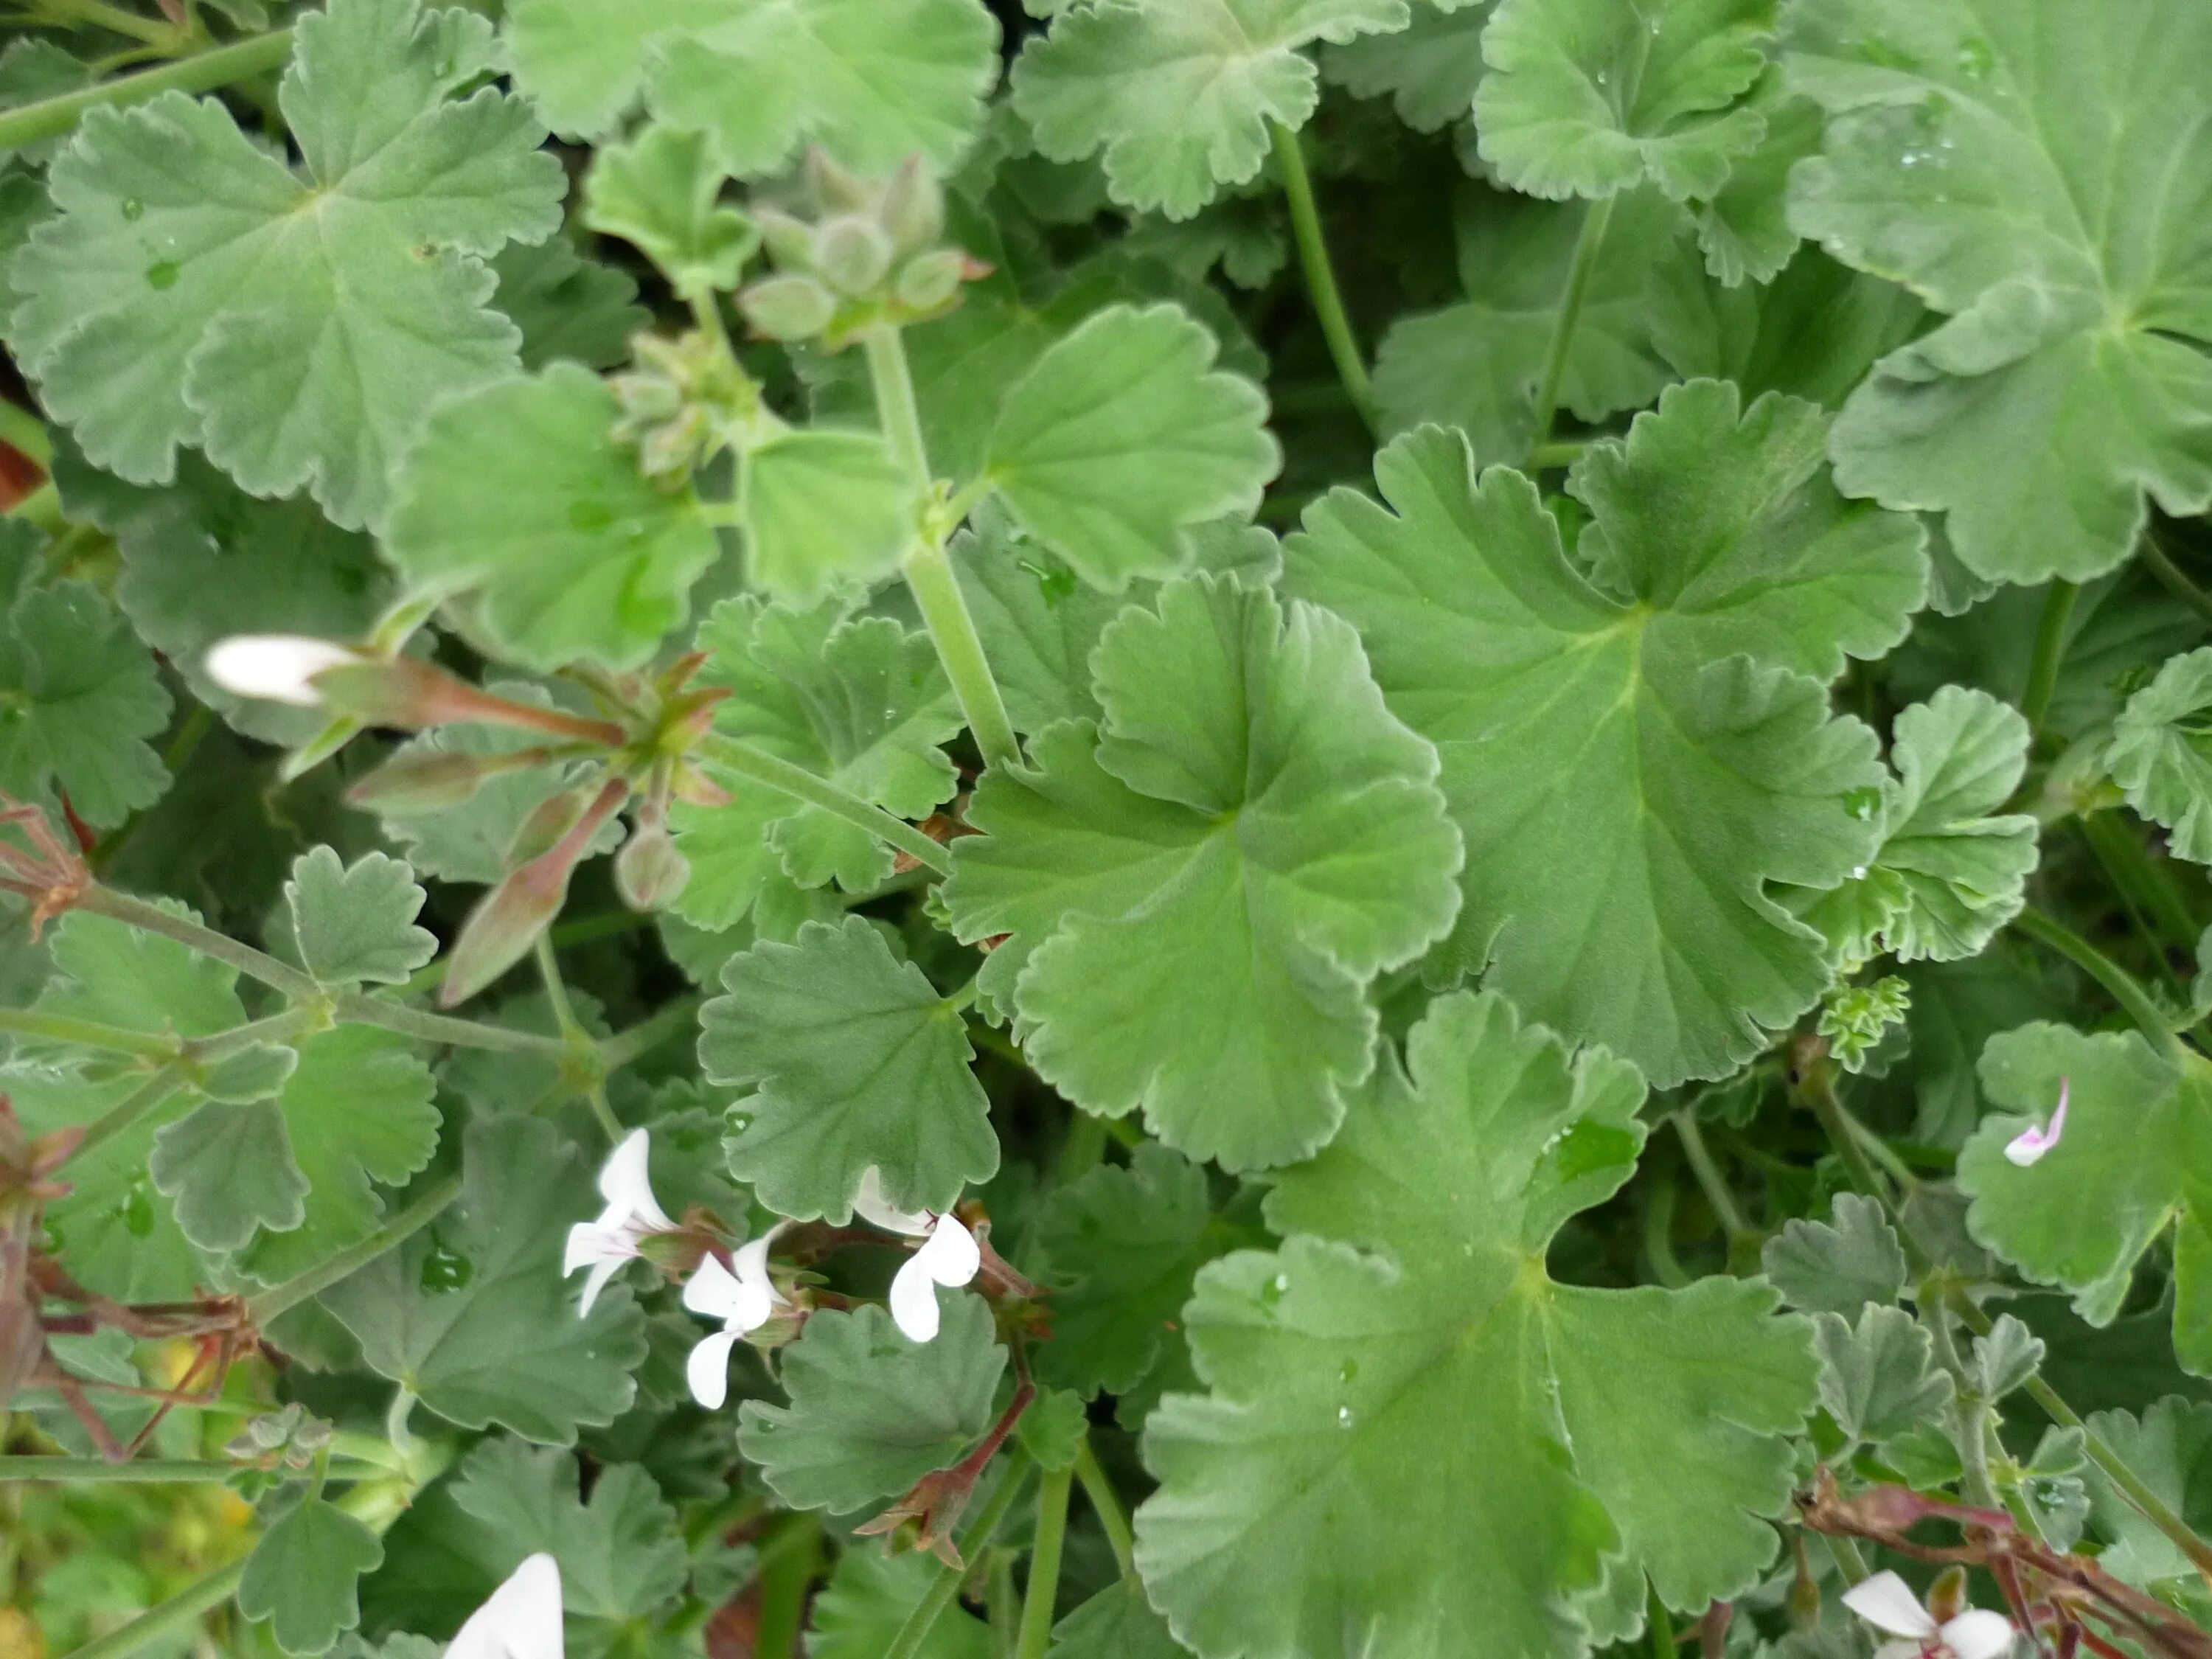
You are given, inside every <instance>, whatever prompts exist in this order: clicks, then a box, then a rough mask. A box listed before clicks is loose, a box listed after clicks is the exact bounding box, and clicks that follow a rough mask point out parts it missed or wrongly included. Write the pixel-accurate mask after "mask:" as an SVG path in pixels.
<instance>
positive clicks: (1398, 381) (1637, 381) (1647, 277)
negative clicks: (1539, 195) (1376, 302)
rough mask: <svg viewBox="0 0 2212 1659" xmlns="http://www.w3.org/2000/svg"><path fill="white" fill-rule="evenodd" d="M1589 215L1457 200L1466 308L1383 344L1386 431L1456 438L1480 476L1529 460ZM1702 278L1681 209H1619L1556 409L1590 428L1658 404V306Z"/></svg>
mask: <svg viewBox="0 0 2212 1659" xmlns="http://www.w3.org/2000/svg"><path fill="white" fill-rule="evenodd" d="M1590 211H1591V210H1590V209H1589V207H1588V206H1587V205H1585V204H1582V203H1571V204H1565V205H1564V206H1563V205H1559V204H1553V203H1547V202H1537V201H1532V200H1530V199H1529V198H1528V197H1523V196H1510V195H1508V194H1506V193H1504V191H1495V190H1492V189H1489V188H1488V187H1486V186H1485V185H1479V184H1476V183H1474V182H1472V181H1469V182H1468V183H1467V184H1465V185H1462V186H1460V187H1459V190H1458V191H1457V200H1456V204H1455V211H1454V213H1453V216H1452V217H1453V222H1454V226H1455V229H1456V231H1457V233H1458V244H1459V267H1460V283H1461V287H1462V291H1463V292H1464V293H1465V295H1466V296H1467V297H1466V298H1465V299H1464V300H1463V301H1461V302H1459V303H1457V304H1455V305H1450V306H1447V307H1444V308H1443V310H1441V311H1430V312H1419V313H1413V314H1410V315H1407V316H1403V317H1401V318H1399V319H1397V320H1396V321H1395V322H1394V323H1392V324H1391V325H1390V328H1389V331H1388V332H1386V333H1385V334H1384V335H1383V343H1382V345H1381V347H1380V349H1378V350H1377V352H1376V360H1375V395H1376V401H1377V402H1378V403H1379V404H1381V406H1382V411H1383V429H1384V430H1385V432H1387V433H1389V434H1393V435H1395V434H1397V433H1401V432H1405V431H1408V430H1410V429H1412V428H1414V427H1417V426H1420V425H1423V424H1425V423H1427V422H1436V423H1437V424H1439V425H1443V426H1456V427H1458V428H1462V430H1463V431H1464V432H1465V433H1466V434H1467V436H1468V441H1469V442H1470V443H1471V444H1472V445H1473V446H1474V454H1475V459H1476V460H1477V462H1478V463H1479V464H1480V465H1489V464H1491V463H1492V462H1495V461H1504V462H1509V463H1517V462H1519V461H1520V460H1521V459H1522V458H1523V457H1524V456H1526V455H1527V454H1528V446H1529V444H1530V442H1531V441H1533V440H1534V437H1535V435H1536V396H1537V390H1538V387H1539V386H1541V383H1542V380H1543V376H1544V368H1545V360H1546V358H1547V355H1548V353H1549V352H1550V349H1551V339H1552V335H1553V331H1554V329H1555V328H1556V327H1557V325H1558V319H1559V303H1560V296H1561V295H1564V294H1565V291H1566V286H1567V274H1568V270H1569V267H1570V266H1571V264H1573V261H1574V253H1575V245H1576V242H1577V239H1578V238H1579V236H1580V235H1581V234H1582V228H1583V222H1584V220H1585V219H1586V218H1587V216H1589V212H1590ZM1696 269H1697V256H1696V254H1695V252H1693V251H1692V246H1691V240H1690V222H1689V217H1688V216H1687V215H1686V214H1685V213H1684V212H1683V210H1681V208H1680V206H1678V205H1677V204H1674V203H1673V202H1670V201H1668V199H1667V198H1666V197H1663V196H1662V195H1661V194H1659V192H1658V191H1655V190H1638V191H1630V192H1628V193H1626V194H1625V195H1623V196H1621V197H1620V198H1618V199H1617V200H1616V201H1615V202H1614V203H1613V208H1612V210H1611V213H1610V216H1608V217H1607V221H1606V223H1605V228H1604V234H1603V236H1602V237H1601V240H1599V242H1598V245H1597V252H1596V253H1595V256H1594V258H1593V263H1592V264H1591V266H1590V275H1589V281H1588V283H1587V285H1586V287H1585V289H1584V290H1583V304H1582V309H1581V311H1580V312H1579V313H1577V319H1576V324H1575V331H1574V334H1573V337H1571V340H1570V342H1569V343H1568V349H1567V356H1566V360H1565V365H1564V368H1563V372H1562V374H1561V375H1560V379H1559V403H1560V406H1561V407H1562V408H1564V409H1565V410H1567V411H1568V412H1569V413H1571V414H1572V415H1573V416H1575V417H1576V418H1577V420H1582V421H1587V422H1592V423H1595V422H1599V421H1602V420H1603V419H1605V417H1606V416H1608V415H1611V414H1613V413H1615V412H1617V411H1619V410H1624V409H1636V408H1639V407H1641V406H1642V405H1644V404H1648V403H1650V401H1651V400H1652V398H1656V397H1657V396H1658V395H1659V391H1660V388H1661V387H1662V386H1665V385H1666V384H1667V383H1668V381H1669V380H1673V379H1674V367H1673V365H1672V363H1671V362H1670V361H1669V358H1668V354H1667V352H1665V351H1663V350H1662V349H1661V344H1660V337H1659V333H1658V330H1657V327H1656V324H1657V322H1658V320H1659V315H1660V313H1659V311H1658V308H1657V306H1656V295H1657V293H1658V291H1659V290H1660V289H1661V288H1662V285H1663V284H1664V283H1667V282H1668V280H1670V278H1671V279H1672V280H1676V281H1679V280H1680V276H1679V275H1678V274H1676V273H1680V272H1683V271H1687V272H1691V273H1692V274H1694V273H1695V272H1696Z"/></svg>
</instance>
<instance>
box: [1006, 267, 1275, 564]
mask: <svg viewBox="0 0 2212 1659" xmlns="http://www.w3.org/2000/svg"><path fill="white" fill-rule="evenodd" d="M1213 356H1214V343H1213V337H1212V336H1211V335H1210V334H1208V333H1207V332H1206V330H1205V329H1203V328H1201V327H1200V325H1198V324H1197V323H1196V322H1194V321H1193V320H1192V319H1191V318H1190V317H1189V316H1188V314H1187V313H1183V312H1182V311H1181V310H1179V309H1177V308H1176V307H1173V306H1155V307H1152V308H1150V309H1148V310H1142V311H1139V310H1138V309H1136V308H1134V307H1129V306H1114V307H1109V309H1107V310H1105V311H1102V312H1100V313H1098V314H1097V315H1096V316H1095V317H1093V318H1091V319H1090V321H1088V322H1086V323H1085V324H1084V325H1082V326H1081V327H1080V328H1079V329H1077V330H1076V331H1074V332H1073V334H1070V335H1069V336H1068V337H1066V339H1064V340H1060V341H1059V342H1057V343H1054V345H1052V346H1051V347H1050V348H1048V349H1047V350H1046V351H1045V353H1044V355H1043V356H1041V357H1040V358H1038V359H1037V362H1036V367H1035V368H1032V369H1031V370H1030V373H1029V375H1028V376H1027V378H1026V379H1024V380H1023V381H1022V382H1021V383H1020V384H1019V385H1018V386H1015V387H1014V389H1013V390H1012V392H1009V393H1008V394H1007V396H1006V403H1005V404H1003V405H1002V406H1001V408H1000V412H999V422H998V426H997V428H996V429H995V430H994V433H993V435H992V439H991V444H990V449H989V453H988V456H987V460H986V466H987V471H988V473H989V475H990V477H991V478H992V479H993V481H994V483H996V484H997V485H998V488H999V492H1000V495H1003V496H1004V497H1005V499H1006V505H1007V507H1010V508H1011V509H1012V512H1013V515H1014V517H1015V518H1016V519H1017V520H1019V521H1020V523H1021V524H1022V526H1023V527H1024V528H1025V529H1027V530H1028V531H1029V532H1030V533H1031V534H1032V535H1034V536H1035V537H1036V538H1037V539H1038V540H1039V541H1041V542H1042V543H1044V544H1045V545H1046V546H1048V547H1049V548H1051V549H1052V550H1054V552H1056V553H1058V554H1059V555H1060V556H1061V557H1063V558H1065V559H1066V561H1067V562H1068V563H1069V564H1071V565H1073V567H1074V568H1075V569H1076V570H1077V571H1078V572H1079V574H1081V575H1082V576H1084V577H1085V579H1086V580H1089V581H1090V582H1091V584H1092V585H1093V586H1097V587H1103V588H1104V589H1106V590H1107V591H1108V592H1117V593H1118V592H1121V589H1123V588H1124V587H1126V586H1128V583H1129V580H1130V578H1131V577H1133V576H1167V575H1171V574H1174V573H1175V572H1176V571H1177V570H1178V569H1181V568H1183V567H1184V566H1185V565H1187V564H1188V562H1189V551H1188V545H1187V544H1186V542H1185V539H1184V535H1183V532H1184V531H1185V530H1186V529H1187V528H1188V526H1192V525H1194V524H1197V523H1200V521H1202V520H1208V519H1218V518H1220V517H1222V516H1223V515H1224V514H1225V513H1238V514H1240V515H1243V516H1246V517H1249V516H1250V514H1251V513H1252V512H1253V510H1254V509H1255V507H1258V506H1259V504H1260V492H1261V489H1262V488H1263V487H1264V486H1265V485H1266V483H1267V480H1268V479H1269V478H1271V477H1273V476H1274V474H1275V471H1276V469H1277V468H1278V467H1279V465H1281V464H1282V452H1281V451H1280V450H1279V448H1277V447H1276V445H1275V441H1274V440H1273V438H1272V437H1270V436H1269V435H1267V431H1266V430H1265V428H1264V426H1263V422H1265V420H1266V418H1267V399H1266V398H1264V397H1262V396H1261V393H1260V390H1259V388H1258V387H1256V386H1253V385H1252V384H1251V383H1250V382H1249V381H1248V380H1241V379H1239V378H1238V377H1237V376H1235V375H1233V374H1222V373H1220V372H1219V371H1218V370H1215V369H1214V368H1212V363H1213Z"/></svg>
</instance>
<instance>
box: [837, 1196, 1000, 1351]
mask: <svg viewBox="0 0 2212 1659" xmlns="http://www.w3.org/2000/svg"><path fill="white" fill-rule="evenodd" d="M853 1207H854V1209H855V1210H858V1211H859V1212H860V1213H861V1215H863V1216H865V1217H866V1218H867V1219H868V1220H869V1221H871V1222H872V1223H874V1224H875V1225H877V1226H878V1227H881V1228H883V1229H884V1231H887V1232H894V1233H904V1234H905V1235H906V1236H907V1237H909V1238H919V1239H921V1241H922V1246H921V1249H918V1250H916V1251H915V1253H914V1254H913V1255H910V1256H908V1258H907V1261H906V1265H905V1266H903V1267H901V1268H900V1269H899V1270H898V1272H897V1273H896V1275H894V1276H893V1278H892V1279H891V1318H892V1320H893V1321H894V1322H896V1324H897V1326H898V1328H899V1329H901V1330H902V1331H904V1332H905V1333H906V1335H907V1340H908V1341H910V1342H927V1341H930V1340H933V1338H934V1337H935V1336H936V1335H937V1323H938V1309H937V1287H938V1286H939V1285H944V1286H945V1288H946V1289H947V1290H957V1289H958V1288H959V1287H960V1286H961V1285H965V1284H966V1283H968V1281H969V1280H970V1279H973V1278H975V1275H976V1274H977V1273H980V1272H981V1270H982V1267H983V1252H982V1250H981V1249H980V1248H979V1247H978V1246H977V1244H976V1243H975V1234H973V1233H971V1232H969V1231H968V1229H967V1228H966V1227H965V1226H964V1225H962V1223H961V1220H960V1218H959V1217H957V1216H956V1215H951V1214H949V1213H948V1214H945V1215H934V1214H932V1213H931V1212H929V1211H927V1210H895V1209H893V1208H892V1207H891V1206H890V1205H889V1204H887V1203H885V1202H884V1183H883V1179H882V1177H881V1176H879V1175H878V1172H877V1170H876V1167H875V1165H873V1164H870V1165H869V1166H868V1172H867V1173H866V1175H864V1176H861V1177H860V1191H859V1192H858V1193H856V1194H854V1198H853Z"/></svg>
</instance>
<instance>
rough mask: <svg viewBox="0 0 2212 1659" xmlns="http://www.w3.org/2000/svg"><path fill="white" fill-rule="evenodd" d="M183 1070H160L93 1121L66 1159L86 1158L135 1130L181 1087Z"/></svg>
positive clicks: (173, 1066)
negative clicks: (129, 1130)
mask: <svg viewBox="0 0 2212 1659" xmlns="http://www.w3.org/2000/svg"><path fill="white" fill-rule="evenodd" d="M184 1085H185V1067H184V1066H182V1065H180V1064H179V1065H169V1066H163V1067H162V1068H161V1070H160V1071H158V1072H156V1073H154V1075H153V1076H151V1077H149V1078H148V1079H146V1080H145V1081H144V1082H143V1083H142V1084H140V1085H138V1086H137V1088H136V1089H134V1090H132V1091H131V1093H130V1094H128V1095H126V1096H125V1097H123V1098H122V1099H121V1100H119V1101H118V1102H116V1103H115V1104H114V1105H112V1106H111V1107H109V1108H108V1109H107V1110H106V1111H105V1112H102V1113H101V1114H100V1115H99V1116H98V1117H96V1118H94V1119H93V1121H92V1122H91V1124H90V1125H89V1126H88V1127H87V1128H86V1130H85V1132H84V1139H82V1140H80V1141H79V1142H77V1144H76V1152H72V1153H71V1154H70V1156H71V1157H72V1158H83V1157H86V1156H88V1154H90V1153H91V1152H94V1151H95V1150H96V1149H98V1148H99V1147H100V1146H104V1145H106V1143H107V1142H108V1141H111V1140H112V1139H115V1137H116V1136H118V1135H119V1134H122V1133H124V1132H125V1131H126V1130H128V1129H131V1128H133V1127H136V1126H137V1123H138V1121H139V1120H141V1119H142V1118H143V1117H144V1116H145V1115H147V1114H148V1113H149V1112H150V1111H152V1110H154V1109H155V1108H156V1107H158V1106H159V1105H161V1103H162V1102H163V1101H165V1100H167V1098H168V1097H170V1096H171V1095H173V1094H174V1093H176V1091H178V1090H179V1089H181V1088H182V1087H184Z"/></svg>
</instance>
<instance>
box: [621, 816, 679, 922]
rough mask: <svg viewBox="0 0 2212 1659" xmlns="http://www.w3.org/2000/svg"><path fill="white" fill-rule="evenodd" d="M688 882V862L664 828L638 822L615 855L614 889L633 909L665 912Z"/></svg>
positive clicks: (658, 824)
mask: <svg viewBox="0 0 2212 1659" xmlns="http://www.w3.org/2000/svg"><path fill="white" fill-rule="evenodd" d="M690 879H691V860H689V859H687V858H685V857H684V854H682V853H680V852H678V850H677V848H676V842H675V840H674V838H673V837H671V836H670V835H669V833H668V830H667V828H666V826H665V825H663V824H660V823H640V824H639V825H638V826H637V827H636V828H635V829H633V830H632V831H631V832H630V837H629V840H628V841H627V842H623V849H622V851H621V852H619V853H617V854H615V888H616V890H617V891H618V892H619V893H621V895H622V897H623V903H625V904H627V905H629V908H631V909H633V910H665V909H666V908H668V907H669V906H670V905H671V904H673V903H674V902H676V899H677V897H678V895H679V894H681V893H682V892H683V891H684V887H685V885H686V884H688V883H689V882H690Z"/></svg>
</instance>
